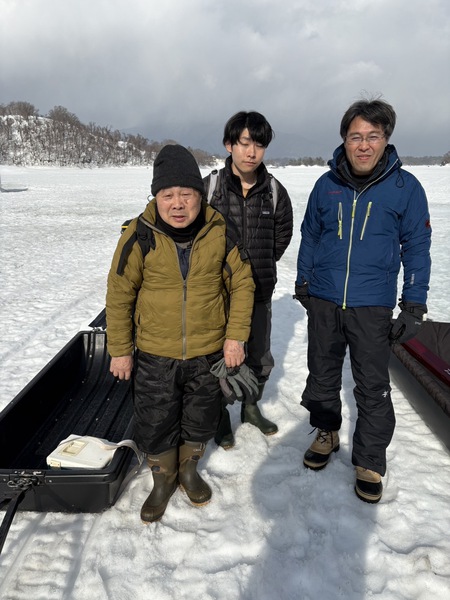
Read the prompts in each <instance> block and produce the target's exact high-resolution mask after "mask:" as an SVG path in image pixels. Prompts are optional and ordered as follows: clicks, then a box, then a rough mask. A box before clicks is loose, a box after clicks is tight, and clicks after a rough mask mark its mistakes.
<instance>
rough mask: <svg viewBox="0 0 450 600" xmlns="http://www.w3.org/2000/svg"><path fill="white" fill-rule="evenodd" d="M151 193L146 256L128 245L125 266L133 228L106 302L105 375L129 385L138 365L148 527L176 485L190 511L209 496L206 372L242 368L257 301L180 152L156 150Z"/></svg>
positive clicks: (210, 393)
mask: <svg viewBox="0 0 450 600" xmlns="http://www.w3.org/2000/svg"><path fill="white" fill-rule="evenodd" d="M152 194H153V195H154V196H155V198H154V199H153V200H151V202H149V204H148V205H147V207H146V209H145V211H144V213H143V215H141V216H140V217H139V219H140V221H141V223H143V224H144V225H145V226H146V227H148V228H150V230H151V235H152V236H153V238H154V243H153V244H152V248H151V249H150V251H149V252H148V253H147V254H146V255H145V256H143V253H142V249H141V247H140V245H139V243H137V242H136V243H134V244H132V246H131V251H129V254H128V255H127V256H126V262H125V266H124V267H123V258H124V248H129V246H130V244H129V240H130V239H131V238H132V237H133V236H135V235H136V229H137V225H138V219H134V220H133V221H131V223H130V225H129V226H128V228H127V229H126V231H125V232H124V234H123V235H122V236H121V239H120V241H119V244H118V247H117V249H116V252H115V254H114V258H113V262H112V266H111V270H110V273H109V276H108V290H107V298H106V316H107V334H108V351H109V353H110V355H111V372H112V373H113V374H114V375H115V376H116V377H119V378H120V379H129V378H130V376H131V372H132V369H133V365H134V366H135V375H134V380H135V381H134V383H135V398H134V404H135V422H136V428H135V438H136V442H137V444H138V446H139V447H140V449H141V450H142V451H143V452H145V453H146V454H147V460H148V464H149V466H150V468H151V470H152V474H153V482H154V486H153V490H152V492H151V494H150V496H149V497H148V498H147V500H146V501H145V503H144V505H143V507H142V510H141V518H142V520H143V521H144V522H146V523H148V522H153V521H156V520H158V519H160V518H161V517H162V515H163V514H164V511H165V509H166V506H167V504H168V501H169V499H170V497H171V495H172V494H173V493H174V491H175V489H176V487H177V485H178V482H179V483H180V484H181V486H182V488H183V489H184V490H185V492H186V493H187V495H188V497H189V498H190V500H191V501H192V502H193V503H194V504H196V505H201V504H204V503H206V502H208V501H209V499H210V497H211V489H210V488H209V486H208V484H207V483H206V482H205V481H204V480H203V479H202V478H201V477H200V475H199V473H198V472H197V464H198V459H199V458H201V456H203V454H204V451H205V445H206V443H207V442H208V441H209V440H210V439H211V438H212V437H213V436H214V434H215V432H216V430H217V425H218V422H219V416H220V412H221V397H222V394H221V388H220V385H219V380H218V379H217V377H215V376H214V375H213V374H212V373H211V372H210V369H211V367H212V366H213V365H214V364H216V363H217V362H218V361H219V360H220V359H221V358H222V357H223V358H224V360H225V364H226V366H227V367H239V365H241V364H242V363H243V361H244V359H245V353H244V343H245V342H246V341H247V340H248V337H249V334H250V323H251V315H252V309H253V294H254V283H253V279H252V273H251V267H250V264H249V263H248V262H247V261H245V260H243V259H242V258H241V256H240V253H239V249H238V246H237V245H236V244H233V243H230V238H229V235H228V237H227V234H229V232H227V226H226V223H225V220H224V218H223V217H222V216H221V215H220V213H218V212H217V211H216V210H214V209H213V208H211V207H210V206H208V205H207V203H206V202H204V201H203V194H204V190H203V181H202V177H201V174H200V171H199V168H198V165H197V163H196V161H195V159H194V157H193V156H192V154H191V153H190V152H188V150H186V148H183V147H182V146H178V145H169V146H165V147H164V148H163V149H162V150H161V152H160V153H159V155H158V157H157V158H156V160H155V163H154V171H153V181H152ZM119 264H120V265H121V267H120V268H119ZM134 330H135V339H134V338H133V331H134ZM134 354H135V355H134Z"/></svg>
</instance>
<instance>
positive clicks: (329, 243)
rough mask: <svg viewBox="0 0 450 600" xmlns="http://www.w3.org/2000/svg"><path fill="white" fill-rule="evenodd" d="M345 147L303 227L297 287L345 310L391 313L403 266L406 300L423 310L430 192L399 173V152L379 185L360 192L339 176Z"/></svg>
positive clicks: (321, 182) (391, 151)
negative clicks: (378, 308) (306, 287)
mask: <svg viewBox="0 0 450 600" xmlns="http://www.w3.org/2000/svg"><path fill="white" fill-rule="evenodd" d="M343 152H345V151H344V147H343V145H341V146H340V147H339V148H337V149H336V151H335V152H334V155H333V159H332V160H331V161H330V162H329V163H328V164H329V166H330V171H328V172H327V173H325V174H324V175H322V177H320V178H319V179H318V181H317V182H316V184H315V186H314V188H313V190H312V192H311V195H310V197H309V200H308V205H307V208H306V212H305V216H304V220H303V223H302V226H301V233H302V239H301V244H300V249H299V254H298V261H297V281H296V283H297V285H301V284H302V283H304V282H308V283H309V294H310V295H311V296H315V297H317V298H322V299H324V300H329V301H331V302H334V303H336V304H338V305H339V306H342V307H343V308H346V307H357V306H385V307H388V308H391V309H392V308H394V306H395V303H396V299H397V278H398V273H399V270H400V265H401V264H402V265H403V271H404V279H403V289H402V299H403V300H404V301H408V302H417V303H420V304H425V303H426V300H427V291H428V283H429V279H430V267H431V259H430V244H431V227H430V216H429V212H428V204H427V198H426V195H425V192H424V190H423V188H422V186H421V185H420V183H419V181H418V180H417V179H416V178H415V177H414V176H413V175H412V174H411V173H408V172H407V171H405V170H403V169H401V168H400V167H401V162H400V159H399V157H398V155H397V152H396V150H395V148H394V147H393V146H392V145H388V146H387V149H386V152H387V154H388V162H387V165H386V167H385V169H384V171H383V172H382V173H381V175H380V176H379V177H377V178H376V179H375V180H374V181H373V182H371V183H369V184H367V185H366V186H365V187H364V188H363V189H362V190H360V191H359V192H358V191H357V190H356V189H355V187H354V186H353V185H352V184H351V183H350V182H349V181H346V180H345V179H344V178H343V177H342V176H341V175H339V174H338V171H337V165H338V164H339V160H340V159H341V158H342V155H343Z"/></svg>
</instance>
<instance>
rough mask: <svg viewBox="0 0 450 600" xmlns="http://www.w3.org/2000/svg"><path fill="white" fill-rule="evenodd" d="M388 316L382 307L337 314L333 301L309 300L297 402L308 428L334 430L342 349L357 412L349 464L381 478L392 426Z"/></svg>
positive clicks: (338, 408)
mask: <svg viewBox="0 0 450 600" xmlns="http://www.w3.org/2000/svg"><path fill="white" fill-rule="evenodd" d="M391 316H392V311H391V310H390V309H389V308H385V307H379V306H368V307H360V308H347V309H345V310H343V309H342V308H340V307H339V306H338V305H336V304H334V303H333V302H327V301H325V300H321V299H319V298H311V303H310V308H309V310H308V369H309V375H308V378H307V382H306V388H305V390H304V392H303V395H302V402H301V404H302V405H303V406H304V407H305V408H307V409H308V410H309V411H310V423H311V425H312V426H313V427H317V428H320V429H326V430H328V431H330V430H331V431H337V430H339V429H340V427H341V424H342V415H341V409H342V403H341V398H340V390H341V386H342V367H343V362H344V358H345V353H346V349H347V347H348V349H349V353H350V364H351V369H352V375H353V379H354V382H355V384H356V385H355V388H354V390H353V393H354V396H355V400H356V406H357V411H358V415H357V420H356V427H355V431H354V435H353V450H352V463H353V464H354V465H358V466H360V467H364V468H366V469H371V470H373V471H376V472H377V473H380V474H381V475H384V474H385V472H386V448H387V447H388V446H389V444H390V442H391V439H392V435H393V433H394V428H395V415H394V408H393V406H392V400H391V393H390V392H391V387H390V384H389V383H390V381H389V370H388V366H389V357H390V345H389V338H388V336H389V331H390V328H391Z"/></svg>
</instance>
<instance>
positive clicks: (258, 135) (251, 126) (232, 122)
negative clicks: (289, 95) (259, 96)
mask: <svg viewBox="0 0 450 600" xmlns="http://www.w3.org/2000/svg"><path fill="white" fill-rule="evenodd" d="M244 129H248V131H249V133H250V137H251V138H252V140H253V141H254V142H256V143H257V144H261V145H262V146H264V148H267V146H268V145H269V144H270V142H271V141H272V138H273V137H274V135H275V134H274V132H273V130H272V127H271V126H270V124H269V122H268V121H267V119H266V118H265V117H264V116H263V115H262V114H261V113H259V112H255V111H252V112H245V111H241V112H238V113H236V114H235V115H233V116H232V117H231V118H230V119H228V121H227V123H226V125H225V128H224V131H223V140H222V141H223V144H224V145H225V144H231V145H232V146H234V144H237V142H238V141H239V138H240V137H241V134H242V132H243V131H244Z"/></svg>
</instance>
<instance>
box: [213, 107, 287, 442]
mask: <svg viewBox="0 0 450 600" xmlns="http://www.w3.org/2000/svg"><path fill="white" fill-rule="evenodd" d="M272 137H273V131H272V128H271V126H270V124H269V123H268V122H267V119H266V118H265V117H264V116H263V115H261V114H260V113H258V112H244V111H241V112H238V113H237V114H235V115H234V116H232V117H231V118H230V119H229V120H228V122H227V123H226V125H225V129H224V136H223V144H224V146H225V148H226V149H227V151H228V152H229V154H230V155H229V156H228V158H227V159H226V162H225V167H224V168H223V169H221V171H220V172H219V177H218V179H217V186H216V190H215V191H214V194H213V196H212V199H211V205H212V206H213V207H214V208H216V209H217V210H218V211H220V212H221V213H222V214H223V215H224V216H225V218H226V219H227V220H228V221H229V222H231V223H232V224H233V225H234V226H235V227H236V228H237V229H238V232H239V234H240V238H241V242H242V244H243V246H244V248H245V250H246V252H247V253H248V256H249V259H250V262H251V265H252V272H253V278H254V281H255V285H256V290H255V304H254V309H253V316H252V325H251V333H250V338H249V341H248V344H247V349H246V350H247V357H246V364H247V365H248V366H249V367H250V368H251V369H252V370H253V371H254V373H255V375H256V377H257V378H258V382H259V394H258V397H257V398H256V400H255V402H254V404H250V403H248V402H247V403H244V402H243V403H242V407H241V421H242V422H243V423H250V424H251V425H254V426H255V427H257V428H258V429H260V430H261V431H262V433H264V434H266V435H272V434H274V433H276V432H277V431H278V427H277V425H276V424H275V423H272V422H271V421H269V420H268V419H266V418H265V417H264V416H263V415H262V414H261V411H260V409H259V407H258V405H257V402H258V401H259V400H260V399H261V397H262V394H263V390H264V385H265V383H266V381H267V380H268V378H269V375H270V372H271V370H272V368H273V366H274V360H273V356H272V353H271V351H270V334H271V321H272V294H273V292H274V289H275V283H276V280H277V268H276V262H277V261H278V260H279V259H280V258H281V257H282V256H283V253H284V251H285V250H286V248H287V247H288V245H289V242H290V241H291V237H292V227H293V217H292V205H291V200H290V198H289V195H288V193H287V191H286V189H285V188H284V187H283V186H282V185H281V183H280V182H279V181H275V184H276V186H277V193H276V200H277V201H276V206H274V197H273V196H274V195H273V192H272V186H271V178H272V176H271V175H269V173H268V171H267V169H266V167H265V166H264V164H263V159H264V153H265V151H266V148H267V146H268V145H269V144H270V142H271V140H272ZM204 181H205V188H206V189H207V190H208V189H209V186H210V182H211V175H208V177H206V178H205V180H204ZM215 441H216V443H217V444H218V445H220V446H222V447H223V448H225V449H227V448H231V447H232V446H233V445H234V436H233V433H232V430H231V423H230V415H229V412H228V410H227V409H226V407H225V404H224V406H223V411H222V418H221V421H220V425H219V429H218V431H217V434H216V437H215Z"/></svg>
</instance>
